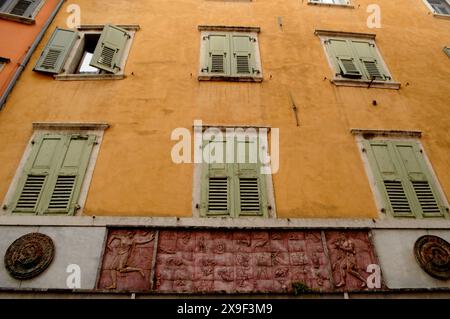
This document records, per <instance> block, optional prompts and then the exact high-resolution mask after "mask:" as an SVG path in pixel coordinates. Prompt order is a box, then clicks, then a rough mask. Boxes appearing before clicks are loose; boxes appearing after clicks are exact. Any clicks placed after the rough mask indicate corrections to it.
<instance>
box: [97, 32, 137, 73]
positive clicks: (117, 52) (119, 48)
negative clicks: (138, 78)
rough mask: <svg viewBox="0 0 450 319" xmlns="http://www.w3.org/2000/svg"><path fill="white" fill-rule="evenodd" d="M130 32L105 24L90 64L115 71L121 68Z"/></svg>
mask: <svg viewBox="0 0 450 319" xmlns="http://www.w3.org/2000/svg"><path fill="white" fill-rule="evenodd" d="M130 37H131V36H130V34H129V33H128V32H127V31H126V30H124V29H121V28H119V27H116V26H114V25H105V26H104V28H103V32H102V34H101V36H100V39H99V41H98V44H97V46H96V48H95V51H94V55H93V56H92V60H91V63H90V66H92V67H95V68H98V69H101V70H104V71H108V72H111V73H115V72H117V71H119V70H120V67H121V61H122V56H123V53H124V50H125V46H126V44H127V41H128V40H129V39H130Z"/></svg>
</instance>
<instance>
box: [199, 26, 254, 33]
mask: <svg viewBox="0 0 450 319" xmlns="http://www.w3.org/2000/svg"><path fill="white" fill-rule="evenodd" d="M198 31H226V32H257V33H259V32H261V28H260V27H241V26H221V25H199V26H198Z"/></svg>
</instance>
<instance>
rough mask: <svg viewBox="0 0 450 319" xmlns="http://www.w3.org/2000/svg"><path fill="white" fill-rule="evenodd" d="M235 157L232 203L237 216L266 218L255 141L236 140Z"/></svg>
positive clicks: (263, 180)
mask: <svg viewBox="0 0 450 319" xmlns="http://www.w3.org/2000/svg"><path fill="white" fill-rule="evenodd" d="M242 152H244V153H242ZM251 154H252V155H253V156H251ZM235 156H236V159H235V161H236V163H235V165H234V175H235V178H234V201H235V203H236V204H235V210H236V214H237V216H267V206H268V205H267V199H266V185H265V176H264V175H261V171H260V170H261V165H260V161H259V158H258V157H259V156H258V143H257V140H256V139H255V140H252V139H251V138H246V139H245V140H244V139H242V138H236V139H235Z"/></svg>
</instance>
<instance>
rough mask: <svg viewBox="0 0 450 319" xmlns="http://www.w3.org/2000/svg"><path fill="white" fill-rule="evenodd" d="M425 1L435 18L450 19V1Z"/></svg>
mask: <svg viewBox="0 0 450 319" xmlns="http://www.w3.org/2000/svg"><path fill="white" fill-rule="evenodd" d="M423 1H424V3H425V4H426V5H427V7H428V8H429V9H430V10H431V12H433V14H434V15H435V16H437V17H446V18H450V1H449V0H423Z"/></svg>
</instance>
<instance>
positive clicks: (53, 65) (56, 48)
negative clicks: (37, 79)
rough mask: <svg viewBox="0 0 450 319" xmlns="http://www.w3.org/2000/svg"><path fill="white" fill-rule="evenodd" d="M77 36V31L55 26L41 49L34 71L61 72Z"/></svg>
mask: <svg viewBox="0 0 450 319" xmlns="http://www.w3.org/2000/svg"><path fill="white" fill-rule="evenodd" d="M77 37H78V33H77V32H75V31H71V30H64V29H59V28H56V30H55V31H54V32H53V35H52V37H51V38H50V40H49V41H48V43H47V46H46V47H45V49H44V50H43V51H42V53H41V56H40V58H39V60H38V61H37V63H36V66H35V67H34V71H40V72H47V73H53V74H57V73H61V70H62V68H63V67H64V63H65V62H66V59H67V57H68V56H69V54H70V51H71V50H72V47H73V45H74V44H75V41H76V40H77Z"/></svg>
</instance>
